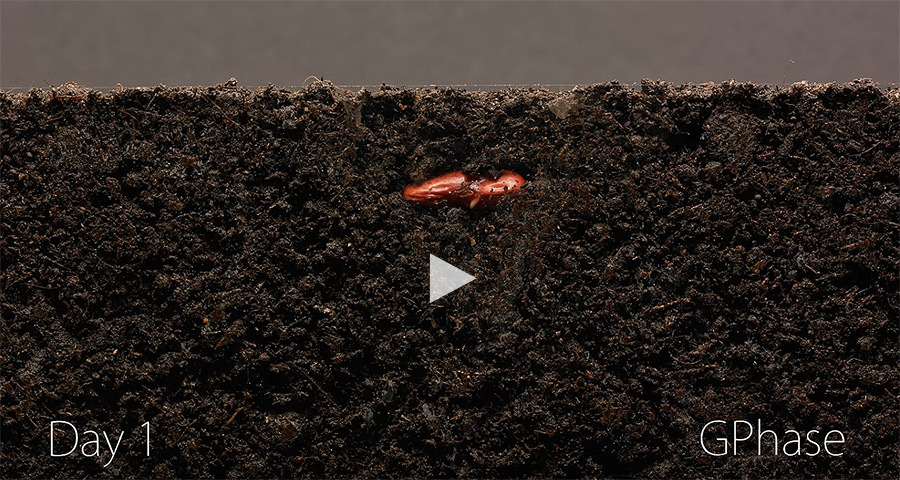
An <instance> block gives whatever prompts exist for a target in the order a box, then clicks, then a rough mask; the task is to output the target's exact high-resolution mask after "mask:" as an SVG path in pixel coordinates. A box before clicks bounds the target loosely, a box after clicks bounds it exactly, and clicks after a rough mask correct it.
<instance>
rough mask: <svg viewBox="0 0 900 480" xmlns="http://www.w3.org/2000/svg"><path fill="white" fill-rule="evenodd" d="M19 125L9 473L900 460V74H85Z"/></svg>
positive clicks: (9, 341)
mask: <svg viewBox="0 0 900 480" xmlns="http://www.w3.org/2000/svg"><path fill="white" fill-rule="evenodd" d="M0 141H2V164H0V176H2V177H0V179H2V186H0V204H2V225H0V226H2V245H0V254H2V278H0V285H2V299H0V307H2V308H0V313H2V323H0V326H2V329H0V340H2V353H0V355H2V369H3V370H2V386H0V387H2V390H0V394H2V411H0V413H2V437H3V442H2V450H0V467H2V475H3V477H8V478H15V477H26V478H34V477H46V478H82V477H182V478H197V477H222V478H224V477H458V476H464V477H524V476H552V477H582V476H592V477H667V478H678V477H710V478H712V477H751V478H758V477H782V478H786V477H848V478H850V477H853V478H900V462H898V461H897V459H898V458H900V401H898V396H900V367H898V365H900V346H898V345H900V341H898V340H900V315H898V307H900V305H898V272H900V251H898V225H900V219H898V209H900V182H898V172H900V91H898V90H897V89H891V90H887V91H885V90H883V89H880V88H878V86H877V85H875V84H873V83H871V82H868V81H865V80H861V81H857V82H854V83H850V84H842V85H832V84H829V85H820V84H806V83H803V84H795V85H793V86H790V87H787V88H772V87H764V86H756V85H752V84H735V83H725V84H718V85H713V84H709V85H688V86H676V85H672V84H667V83H661V82H644V83H643V84H642V85H640V86H638V87H635V88H628V87H625V86H623V85H619V84H617V83H609V84H600V85H593V86H589V87H583V88H576V89H574V90H572V91H567V92H550V91H548V90H541V89H522V90H507V91H497V92H477V91H464V90H458V89H422V90H410V89H403V88H391V87H383V88H381V89H380V90H379V91H373V92H366V91H361V92H349V91H345V90H343V89H341V88H337V87H335V86H333V85H331V84H329V83H327V82H318V83H315V84H313V85H310V86H308V87H306V88H304V89H303V90H302V91H299V92H297V91H287V90H283V89H279V88H276V87H270V88H265V89H259V90H255V91H254V90H248V89H245V88H242V87H240V86H237V85H234V84H225V85H219V86H215V87H202V88H201V87H196V88H167V87H162V86H160V87H157V88H142V89H123V90H120V91H114V92H109V93H101V92H97V91H91V90H85V89H81V88H79V87H78V86H76V85H66V86H63V87H60V88H56V89H52V90H35V91H31V92H28V93H9V92H5V93H0ZM502 169H509V170H512V171H515V172H517V173H519V174H521V175H522V176H524V177H525V178H526V179H527V181H528V185H527V187H526V189H525V191H524V193H522V194H521V195H519V196H517V197H514V198H510V199H508V200H505V201H503V202H501V204H500V205H499V206H498V207H497V208H495V209H492V210H486V211H471V210H467V209H463V208H451V207H446V206H443V207H442V206H438V207H424V206H419V205H414V204H411V203H409V202H407V201H406V200H404V199H403V197H402V195H401V192H402V190H403V189H404V187H405V186H407V185H409V184H411V183H415V182H419V181H422V180H425V179H427V178H431V177H434V176H437V175H441V174H443V173H447V172H450V171H454V170H463V171H465V172H467V173H471V174H476V173H485V172H487V173H494V174H496V173H498V172H499V171H500V170H502ZM429 254H434V255H436V256H438V257H440V258H443V259H445V260H447V261H448V262H450V263H452V264H454V265H456V266H458V267H460V268H462V269H463V270H466V271H467V272H470V273H472V274H473V275H475V276H476V277H477V280H476V281H474V282H473V283H471V284H469V285H467V286H465V287H463V288H462V289H460V290H457V291H455V292H453V293H451V294H449V295H447V296H446V297H444V298H442V299H440V300H439V301H437V302H435V303H434V304H429V302H428V258H429ZM715 420H720V421H721V423H714V424H713V426H712V427H711V428H710V429H708V430H707V431H706V432H705V436H703V435H702V433H703V432H702V430H703V427H704V425H706V424H708V423H709V422H712V421H715ZM736 421H737V422H738V423H737V425H738V427H737V430H738V432H737V434H736V435H737V436H738V438H739V439H740V438H743V437H745V436H748V437H749V436H750V435H751V433H750V431H749V427H750V426H752V427H753V428H754V429H757V430H758V428H757V427H759V426H761V427H762V429H768V430H772V431H773V432H774V433H772V434H770V433H766V434H765V435H764V436H763V440H762V445H761V449H762V452H761V453H760V452H758V451H757V449H758V445H757V433H758V432H757V431H754V432H753V433H752V437H749V438H750V439H749V440H747V441H745V442H737V446H738V451H737V453H736V454H735V453H734V451H733V450H734V448H733V447H734V445H735V442H733V441H730V442H728V443H727V444H724V442H723V441H719V440H716V438H717V437H719V438H720V437H723V436H732V435H735V434H734V433H733V432H732V430H733V426H734V425H735V423H734V422H736ZM741 421H746V422H747V423H746V424H745V423H741ZM51 422H68V424H66V423H55V424H51ZM69 424H71V425H72V427H70V426H68V425H69ZM51 425H54V428H53V429H52V430H51ZM73 428H74V429H75V431H77V432H78V435H79V436H78V439H77V441H76V439H75V432H74V431H73ZM89 430H90V431H94V432H96V439H97V440H98V441H97V442H94V439H95V437H94V436H93V434H92V433H90V432H89ZM791 430H796V431H797V432H798V433H797V436H798V437H800V436H802V438H800V441H799V442H797V443H789V442H790V440H794V439H795V438H796V437H794V436H793V435H794V434H792V433H790V431H791ZM813 430H816V431H817V432H811V431H813ZM832 430H836V431H838V432H840V434H841V435H842V436H843V438H844V442H843V443H840V442H838V440H839V437H838V436H837V435H838V434H833V435H832V436H829V437H828V439H830V440H831V441H832V442H831V443H830V444H829V445H828V449H829V450H828V451H826V450H825V446H826V445H825V444H824V440H825V439H826V434H827V433H828V432H831V431H832ZM104 432H105V433H106V434H107V437H108V438H109V441H110V442H112V444H113V445H115V444H116V440H117V439H118V438H121V443H120V444H119V447H118V449H117V451H116V454H115V456H114V457H113V456H111V452H110V448H109V447H108V445H107V440H106V437H104V435H103V433H104ZM810 432H811V435H812V436H811V439H809V440H808V438H807V434H808V433H810ZM51 433H52V434H53V439H54V442H55V443H54V446H52V447H51ZM119 435H121V437H119ZM775 435H777V436H778V442H779V444H778V446H777V450H775V446H774V445H773V443H772V437H774V436H775ZM148 436H149V447H150V449H149V456H147V438H148ZM701 438H704V441H703V443H701ZM76 442H77V443H76ZM798 443H799V445H798ZM704 446H705V447H706V448H707V449H708V450H710V452H711V453H707V452H706V451H704V448H703V447H704ZM51 448H55V453H56V454H60V455H62V454H65V453H67V451H68V450H69V449H70V448H74V449H75V451H73V452H72V453H71V454H70V455H62V456H52V455H51V453H54V452H53V451H52V450H51ZM726 448H727V449H728V450H725V449H726ZM724 452H727V455H722V456H717V455H714V454H719V453H724ZM95 453H99V455H95ZM798 453H799V454H798ZM837 454H841V455H840V456H838V455H837Z"/></svg>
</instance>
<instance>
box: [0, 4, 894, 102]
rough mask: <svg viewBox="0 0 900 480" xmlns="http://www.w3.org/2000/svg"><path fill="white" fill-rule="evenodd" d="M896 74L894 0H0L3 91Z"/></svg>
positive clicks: (769, 79)
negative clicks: (71, 85)
mask: <svg viewBox="0 0 900 480" xmlns="http://www.w3.org/2000/svg"><path fill="white" fill-rule="evenodd" d="M310 75H316V76H322V77H325V78H326V79H328V80H331V81H333V82H334V83H336V84H338V85H347V86H357V85H381V84H382V83H387V84H392V85H409V86H412V85H432V84H436V85H469V86H482V88H491V87H490V86H491V85H506V84H519V85H533V84H544V85H548V86H557V87H560V88H562V87H567V86H570V85H572V84H589V83H595V82H602V81H608V80H614V79H615V80H619V81H621V82H624V83H632V82H637V81H639V80H640V79H642V78H652V79H662V80H667V81H671V82H676V83H686V82H694V83H701V82H707V81H714V82H721V81H725V80H728V79H735V80H737V81H741V82H743V81H752V82H757V83H767V84H774V85H780V84H783V83H791V82H795V81H801V80H808V81H814V82H846V81H849V80H853V79H855V78H860V77H869V78H872V79H874V80H876V81H878V82H879V83H881V84H882V86H890V85H891V84H897V83H900V2H898V1H885V2H877V1H868V2H859V1H857V2H846V1H831V2H768V1H757V2H712V1H706V2H682V1H673V2H656V1H638V2H589V1H582V2H558V1H557V2H550V1H545V2H482V3H477V2H463V1H447V2H400V1H368V2H363V1H342V2H272V1H265V2H127V3H117V2H80V1H74V2H61V1H41V2H23V1H3V2H2V3H0V87H2V88H4V89H13V88H15V89H27V88H30V87H46V86H48V85H59V84H62V83H65V82H69V81H73V82H77V83H79V84H82V85H85V86H89V87H94V88H100V89H110V88H115V87H116V86H117V85H118V84H122V85H124V86H128V87H132V86H151V85H156V84H160V83H161V84H166V85H170V86H176V85H212V84H217V83H222V82H225V81H227V80H228V79H229V78H231V77H235V78H236V79H237V80H238V81H239V83H240V84H242V85H246V86H257V85H266V84H269V83H274V84H277V85H279V86H286V87H291V86H294V87H296V86H299V85H302V84H303V83H304V81H305V79H307V77H309V76H310Z"/></svg>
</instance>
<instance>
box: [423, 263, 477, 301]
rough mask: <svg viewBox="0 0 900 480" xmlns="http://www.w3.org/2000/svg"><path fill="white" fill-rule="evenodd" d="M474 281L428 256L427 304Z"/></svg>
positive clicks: (462, 272) (465, 274)
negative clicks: (428, 293)
mask: <svg viewBox="0 0 900 480" xmlns="http://www.w3.org/2000/svg"><path fill="white" fill-rule="evenodd" d="M472 280H475V277H473V276H471V275H469V274H468V273H466V272H464V271H462V270H460V269H458V268H456V267H454V266H453V265H450V264H449V263H447V262H445V261H443V260H441V259H440V258H438V257H435V256H434V255H431V254H429V255H428V290H429V292H430V295H429V296H430V300H429V303H431V302H434V301H435V300H437V299H439V298H441V297H443V296H444V295H446V294H448V293H450V292H452V291H454V290H456V289H457V288H459V287H461V286H463V285H465V284H467V283H469V282H471V281H472Z"/></svg>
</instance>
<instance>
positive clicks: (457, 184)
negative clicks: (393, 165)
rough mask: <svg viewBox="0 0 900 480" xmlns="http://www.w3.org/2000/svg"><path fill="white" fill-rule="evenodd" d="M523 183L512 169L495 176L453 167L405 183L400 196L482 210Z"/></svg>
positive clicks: (517, 188)
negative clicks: (436, 174) (444, 171)
mask: <svg viewBox="0 0 900 480" xmlns="http://www.w3.org/2000/svg"><path fill="white" fill-rule="evenodd" d="M524 185H525V179H524V178H522V176H521V175H519V174H518V173H515V172H513V171H511V170H503V171H502V172H500V176H498V177H497V178H494V177H492V176H491V175H486V174H481V175H468V174H465V173H463V172H461V171H455V172H450V173H446V174H444V175H441V176H439V177H435V178H432V179H430V180H426V181H424V182H422V183H419V184H415V185H410V186H408V187H406V188H405V189H404V190H403V198H405V199H407V200H409V201H410V202H413V203H417V204H419V205H428V206H442V205H447V206H451V207H463V208H469V209H473V210H483V209H488V208H493V207H496V206H497V204H499V203H500V201H501V200H503V199H504V198H506V197H507V196H510V195H516V194H518V193H519V192H520V191H521V190H522V187H523V186H524Z"/></svg>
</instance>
